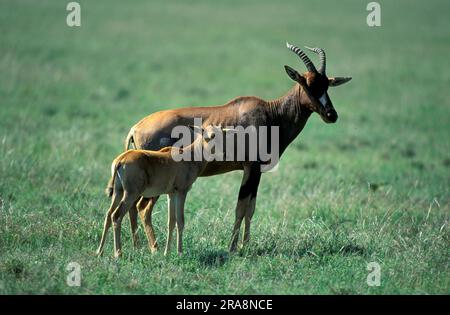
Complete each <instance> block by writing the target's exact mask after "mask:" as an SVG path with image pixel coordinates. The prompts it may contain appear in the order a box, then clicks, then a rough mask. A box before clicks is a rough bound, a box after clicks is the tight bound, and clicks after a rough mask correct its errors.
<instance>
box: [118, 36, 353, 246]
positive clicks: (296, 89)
mask: <svg viewBox="0 0 450 315" xmlns="http://www.w3.org/2000/svg"><path fill="white" fill-rule="evenodd" d="M286 44H287V48H288V49H290V50H291V51H292V52H294V53H295V54H296V55H297V56H298V57H300V59H301V60H302V62H303V63H304V64H305V66H306V68H307V72H305V73H304V74H299V73H298V72H297V71H296V70H294V69H292V68H291V67H289V66H285V70H286V72H287V74H288V75H289V77H290V78H291V79H292V80H294V81H295V82H296V83H295V85H294V86H293V87H292V88H291V89H290V90H289V91H288V92H287V93H286V94H285V95H284V96H282V97H279V98H277V99H274V100H270V101H265V100H263V99H260V98H258V97H254V96H244V97H237V98H235V99H233V100H231V101H229V102H228V103H226V104H225V105H221V106H212V107H188V108H180V109H173V110H164V111H160V112H156V113H154V114H151V115H149V116H147V117H145V118H144V119H142V120H141V121H139V122H138V123H137V124H136V125H134V126H133V127H132V128H131V130H130V132H129V133H128V136H127V139H126V149H127V148H128V147H129V146H130V144H131V143H133V144H134V147H135V148H137V149H148V150H158V149H160V148H162V147H165V146H171V145H173V144H174V143H175V142H177V141H178V139H177V138H173V137H171V131H172V129H173V128H175V127H176V126H180V125H185V126H187V125H192V124H193V122H194V118H201V119H202V121H203V124H204V125H221V126H242V127H243V128H247V127H248V126H254V127H255V128H256V129H258V128H259V127H261V126H266V127H268V128H270V127H272V126H279V139H278V143H277V144H278V145H279V147H278V150H279V155H280V156H281V154H282V153H283V152H284V150H285V149H286V148H287V146H288V145H289V144H290V143H291V142H292V141H293V140H294V139H295V138H296V137H297V136H298V134H299V133H300V132H301V131H302V130H303V127H304V126H305V124H306V122H307V121H308V118H309V117H310V116H311V114H312V113H313V112H315V113H317V114H319V116H320V117H321V118H322V119H323V121H325V122H326V123H335V122H336V120H337V119H338V114H337V112H336V110H335V109H334V107H333V104H332V102H331V100H330V97H329V96H328V92H327V91H328V87H330V86H331V87H334V86H338V85H341V84H344V83H346V82H348V81H350V80H351V77H328V76H327V75H326V72H325V70H326V56H325V52H324V50H323V49H321V48H309V47H306V48H307V49H308V50H310V51H312V52H314V53H316V54H318V56H319V58H320V66H319V68H318V69H316V67H315V66H314V64H313V63H312V61H311V60H310V59H309V58H308V56H307V55H306V54H305V53H304V52H303V51H302V50H301V49H300V48H298V47H296V46H293V45H291V44H289V43H286ZM238 149H239V150H247V149H248V143H246V144H245V147H244V148H238ZM260 164H261V163H260V162H259V161H212V162H209V163H208V164H207V165H206V166H205V168H204V170H203V171H202V172H201V173H200V174H199V176H211V175H216V174H221V173H226V172H230V171H234V170H243V171H244V174H243V178H242V183H241V187H240V190H239V197H238V201H237V205H236V217H235V223H234V226H233V230H232V237H231V242H230V251H235V250H236V248H237V243H238V238H239V231H240V226H241V223H242V221H243V220H244V237H243V244H246V243H248V241H249V236H250V224H251V220H252V216H253V213H254V211H255V204H256V195H257V191H258V185H259V182H260V178H261V167H260V166H261V165H260ZM157 199H158V197H157V196H156V197H152V198H150V199H148V200H143V205H144V206H145V210H144V213H143V217H144V220H146V221H147V222H151V220H149V219H145V218H149V217H150V216H151V212H152V209H153V206H154V205H155V203H156V201H157ZM145 203H147V204H145ZM130 216H131V218H133V217H134V219H135V218H136V216H137V211H136V210H133V211H131V212H130ZM146 232H147V237H148V238H149V240H150V236H151V235H152V234H153V227H152V226H151V223H150V225H149V226H147V227H146Z"/></svg>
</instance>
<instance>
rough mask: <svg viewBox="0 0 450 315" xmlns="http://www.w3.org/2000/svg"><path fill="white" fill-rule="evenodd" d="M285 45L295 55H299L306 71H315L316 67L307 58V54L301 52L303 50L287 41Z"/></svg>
mask: <svg viewBox="0 0 450 315" xmlns="http://www.w3.org/2000/svg"><path fill="white" fill-rule="evenodd" d="M286 47H287V48H289V49H290V50H292V51H293V52H294V53H295V54H296V55H297V56H299V57H300V59H301V60H302V61H303V63H304V64H305V66H306V69H308V71H310V72H317V70H316V67H314V64H313V63H312V61H311V60H310V59H309V58H308V56H307V55H306V54H305V53H304V52H303V50H301V49H300V48H298V47H297V46H294V45H291V44H289V43H288V42H286Z"/></svg>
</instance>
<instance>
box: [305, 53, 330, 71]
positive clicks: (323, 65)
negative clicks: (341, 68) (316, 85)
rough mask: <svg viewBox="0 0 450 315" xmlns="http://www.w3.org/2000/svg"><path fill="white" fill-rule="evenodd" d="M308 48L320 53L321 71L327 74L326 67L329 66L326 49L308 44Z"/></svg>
mask: <svg viewBox="0 0 450 315" xmlns="http://www.w3.org/2000/svg"><path fill="white" fill-rule="evenodd" d="M305 48H306V49H308V50H311V51H313V52H315V53H316V54H318V55H319V58H320V67H319V73H320V74H323V75H325V68H326V66H327V56H326V55H325V50H323V49H322V48H319V47H315V48H311V47H308V46H305Z"/></svg>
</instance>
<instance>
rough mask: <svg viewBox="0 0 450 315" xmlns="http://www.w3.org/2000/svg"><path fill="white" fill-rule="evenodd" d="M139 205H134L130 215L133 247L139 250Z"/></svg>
mask: <svg viewBox="0 0 450 315" xmlns="http://www.w3.org/2000/svg"><path fill="white" fill-rule="evenodd" d="M136 207H137V203H135V204H133V205H132V206H131V208H130V210H129V214H130V225H131V237H132V239H133V247H134V248H137V247H138V243H139V240H138V234H137V215H138V210H137V208H136Z"/></svg>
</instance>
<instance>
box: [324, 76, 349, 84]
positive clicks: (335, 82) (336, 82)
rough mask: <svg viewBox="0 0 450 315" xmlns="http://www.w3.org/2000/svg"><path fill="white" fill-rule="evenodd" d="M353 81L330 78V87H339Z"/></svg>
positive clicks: (344, 78)
mask: <svg viewBox="0 0 450 315" xmlns="http://www.w3.org/2000/svg"><path fill="white" fill-rule="evenodd" d="M351 79H352V77H331V78H328V85H329V86H339V85H341V84H344V83H347V82H348V81H350V80H351Z"/></svg>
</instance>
